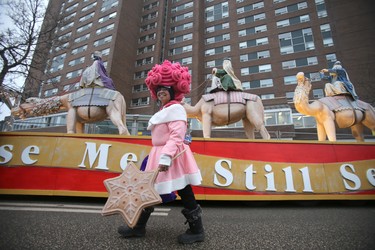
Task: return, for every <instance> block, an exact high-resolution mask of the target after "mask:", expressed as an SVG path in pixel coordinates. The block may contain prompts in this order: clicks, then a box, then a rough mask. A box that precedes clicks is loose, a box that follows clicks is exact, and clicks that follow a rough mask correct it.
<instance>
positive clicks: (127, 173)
mask: <svg viewBox="0 0 375 250" xmlns="http://www.w3.org/2000/svg"><path fill="white" fill-rule="evenodd" d="M157 175H158V171H157V170H155V171H146V172H142V171H140V170H139V169H138V168H137V167H136V166H135V165H134V163H132V162H130V163H129V164H128V165H127V167H126V168H125V170H124V171H123V172H122V174H121V175H120V176H118V177H115V178H111V179H107V180H104V186H105V187H106V189H107V191H108V193H109V196H108V200H107V202H106V204H105V205H104V208H103V210H102V215H103V216H105V215H113V214H118V213H120V214H121V215H122V217H123V218H124V220H125V222H126V224H128V226H129V227H131V228H133V227H134V226H135V225H136V224H137V222H138V219H139V216H140V215H141V213H142V210H143V209H144V208H146V207H149V206H152V205H156V204H159V203H161V202H162V200H161V198H160V195H159V194H158V193H157V192H156V190H155V188H154V182H155V179H156V177H157Z"/></svg>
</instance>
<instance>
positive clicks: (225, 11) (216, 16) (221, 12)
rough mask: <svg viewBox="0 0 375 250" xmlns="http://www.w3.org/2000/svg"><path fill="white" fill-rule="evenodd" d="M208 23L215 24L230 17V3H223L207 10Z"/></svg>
mask: <svg viewBox="0 0 375 250" xmlns="http://www.w3.org/2000/svg"><path fill="white" fill-rule="evenodd" d="M205 15H206V21H207V22H213V21H217V20H220V19H223V18H226V17H228V16H229V8H228V2H222V3H220V4H216V5H213V6H210V7H207V8H206V10H205Z"/></svg>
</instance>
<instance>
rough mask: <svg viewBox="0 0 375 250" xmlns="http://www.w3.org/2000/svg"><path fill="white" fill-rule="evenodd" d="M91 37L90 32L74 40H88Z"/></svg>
mask: <svg viewBox="0 0 375 250" xmlns="http://www.w3.org/2000/svg"><path fill="white" fill-rule="evenodd" d="M89 38H90V34H86V35H83V36H80V37H77V38H76V39H74V42H75V43H80V42H83V41H86V40H88V39H89Z"/></svg>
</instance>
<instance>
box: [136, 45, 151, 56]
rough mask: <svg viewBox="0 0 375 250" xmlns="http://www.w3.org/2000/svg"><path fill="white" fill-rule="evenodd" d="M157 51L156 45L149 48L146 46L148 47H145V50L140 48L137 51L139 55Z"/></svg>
mask: <svg viewBox="0 0 375 250" xmlns="http://www.w3.org/2000/svg"><path fill="white" fill-rule="evenodd" d="M154 49H155V45H149V46H146V47H143V48H139V49H138V50H137V55H141V54H144V53H147V52H152V51H154Z"/></svg>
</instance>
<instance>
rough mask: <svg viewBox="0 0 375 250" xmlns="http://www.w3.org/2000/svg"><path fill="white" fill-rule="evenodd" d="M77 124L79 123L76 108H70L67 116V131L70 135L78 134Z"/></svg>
mask: <svg viewBox="0 0 375 250" xmlns="http://www.w3.org/2000/svg"><path fill="white" fill-rule="evenodd" d="M76 123H77V110H76V109H75V108H70V109H69V110H68V114H67V116H66V130H67V133H68V134H75V133H76Z"/></svg>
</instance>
